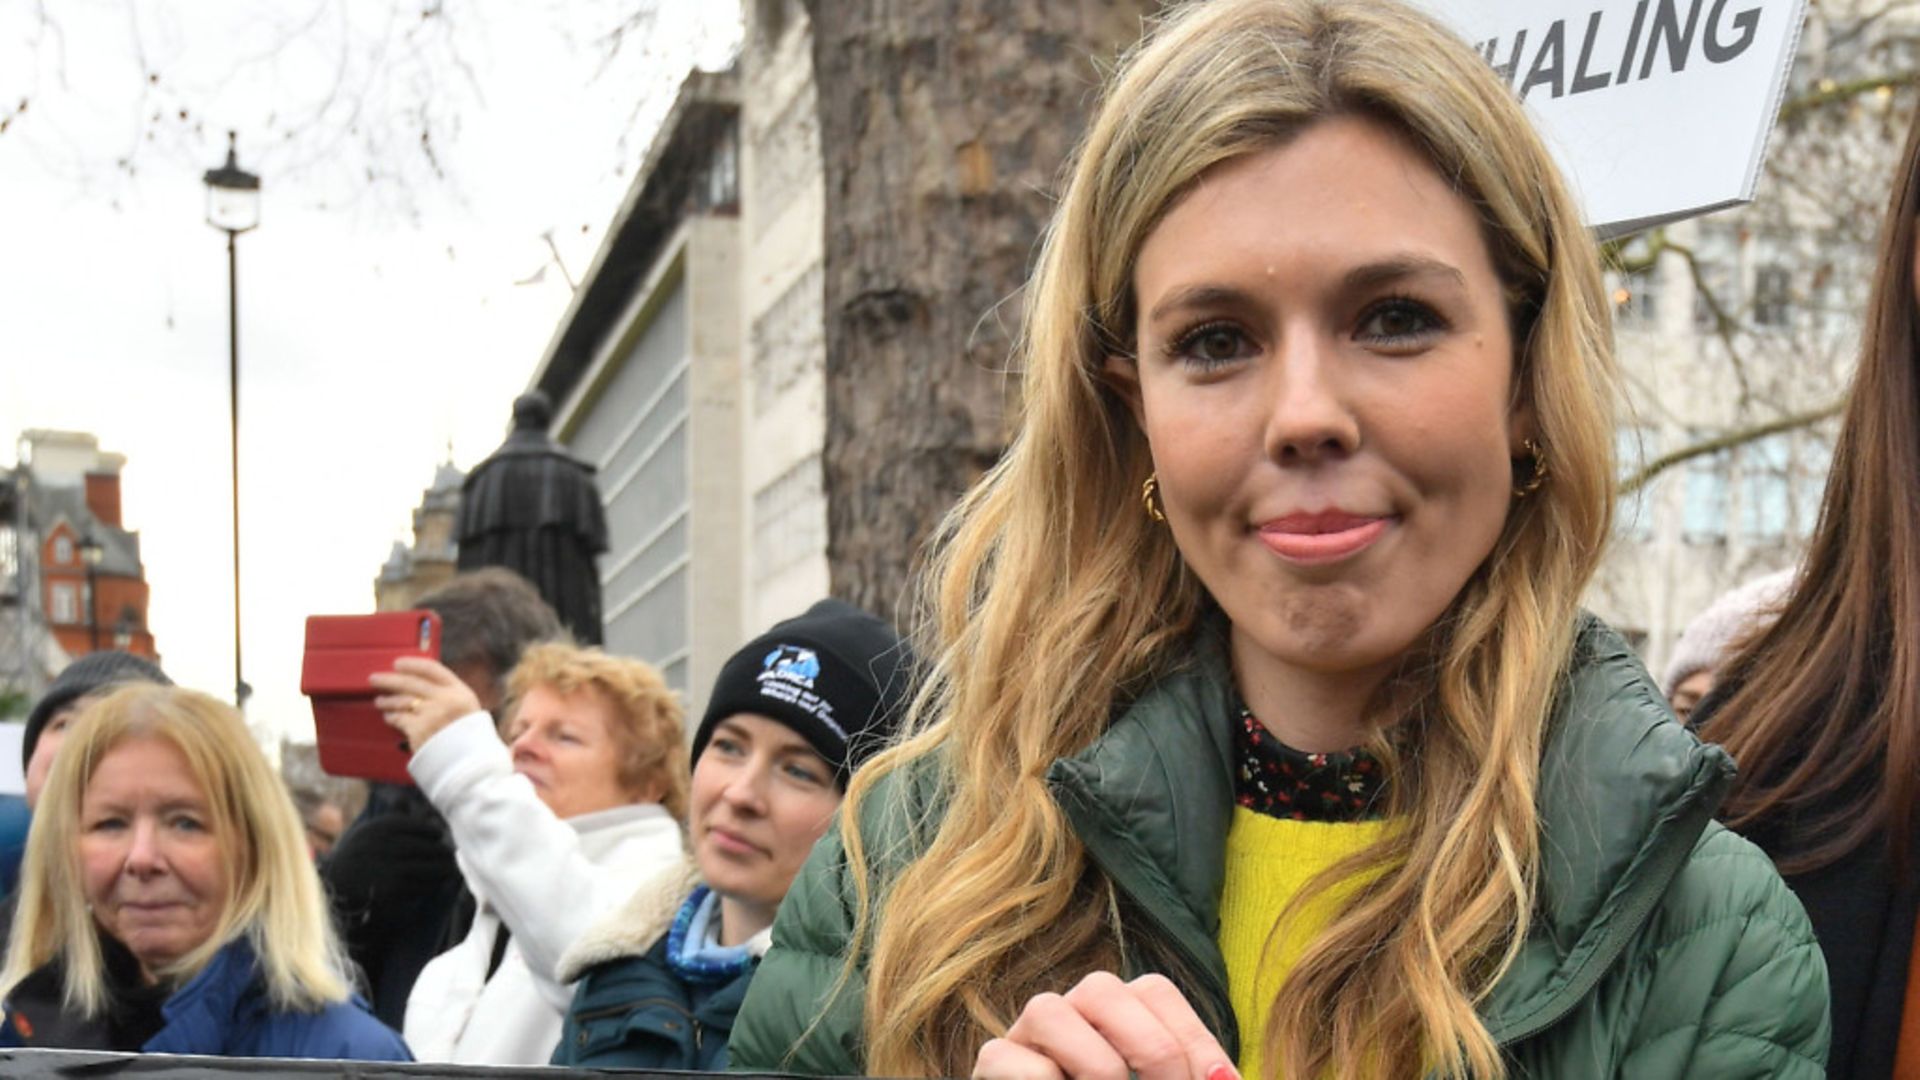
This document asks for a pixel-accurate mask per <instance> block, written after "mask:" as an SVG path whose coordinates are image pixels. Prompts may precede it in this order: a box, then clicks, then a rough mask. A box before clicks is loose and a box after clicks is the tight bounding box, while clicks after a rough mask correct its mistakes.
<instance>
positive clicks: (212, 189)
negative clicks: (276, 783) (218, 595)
mask: <svg viewBox="0 0 1920 1080" xmlns="http://www.w3.org/2000/svg"><path fill="white" fill-rule="evenodd" d="M234 142H235V136H234V132H231V131H229V132H227V162H226V164H224V165H222V166H220V167H219V168H217V169H208V170H207V172H206V176H205V177H203V179H204V180H205V181H206V184H207V224H209V225H211V226H213V227H214V228H216V229H219V230H220V231H221V232H224V233H226V234H227V341H228V345H229V351H228V358H227V409H228V420H227V424H228V435H229V438H230V439H231V440H232V447H233V456H232V464H233V477H232V479H233V700H234V704H236V705H238V706H239V707H240V708H242V709H244V708H246V706H247V680H246V678H245V677H244V676H243V675H242V674H241V667H240V260H239V250H238V249H239V245H238V243H237V241H238V240H239V238H240V234H241V233H243V232H251V231H252V230H253V229H254V228H255V227H256V226H258V225H259V224H260V178H259V177H258V176H255V175H254V174H253V173H250V172H248V171H246V170H245V169H242V168H241V167H240V163H239V162H238V161H237V160H236V159H235V157H234Z"/></svg>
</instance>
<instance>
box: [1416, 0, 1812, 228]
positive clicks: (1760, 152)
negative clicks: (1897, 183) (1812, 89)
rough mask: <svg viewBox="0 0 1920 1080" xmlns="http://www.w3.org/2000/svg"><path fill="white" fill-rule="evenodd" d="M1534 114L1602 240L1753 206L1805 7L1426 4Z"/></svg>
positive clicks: (1474, 0)
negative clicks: (1469, 44) (1752, 202)
mask: <svg viewBox="0 0 1920 1080" xmlns="http://www.w3.org/2000/svg"><path fill="white" fill-rule="evenodd" d="M1416 2H1418V3H1420V4H1422V5H1423V6H1425V7H1426V8H1427V9H1428V10H1430V11H1432V12H1434V13H1435V14H1437V15H1439V16H1440V17H1441V18H1442V19H1445V20H1446V21H1447V22H1449V23H1451V24H1452V25H1453V26H1454V28H1455V29H1457V30H1458V31H1459V32H1460V34H1461V36H1462V37H1464V38H1466V39H1467V41H1468V42H1469V43H1471V44H1472V45H1473V46H1474V48H1475V49H1477V50H1478V51H1479V52H1480V54H1481V55H1482V56H1484V57H1486V58H1487V62H1488V63H1490V64H1492V65H1493V67H1494V70H1495V71H1497V72H1499V73H1500V75H1501V77H1502V78H1504V79H1506V80H1507V82H1508V84H1509V85H1510V86H1512V87H1513V89H1514V92H1515V93H1517V94H1519V95H1520V97H1521V99H1522V100H1523V101H1524V102H1525V104H1526V107H1527V111H1528V112H1529V113H1530V114H1531V115H1532V116H1533V118H1534V121H1535V122H1536V123H1537V124H1538V125H1539V127H1540V130H1541V132H1542V134H1544V135H1545V136H1546V140H1547V144H1548V145H1549V146H1551V147H1552V148H1553V151H1554V154H1555V155H1556V156H1557V157H1558V158H1559V161H1560V165H1561V167H1562V168H1563V169H1564V170H1565V171H1566V173H1567V175H1568V177H1569V178H1570V179H1571V180H1572V182H1573V185H1574V188H1575V190H1576V192H1578V194H1579V196H1580V199H1581V202H1582V204H1583V206H1584V207H1585V210H1586V214H1587V221H1588V222H1589V223H1590V224H1591V225H1592V226H1593V227H1594V229H1595V231H1596V232H1598V233H1599V234H1600V235H1601V236H1603V237H1607V236H1618V235H1620V234H1622V233H1628V232H1634V231H1637V230H1640V229H1644V228H1648V227H1650V226H1653V225H1658V224H1660V223H1662V222H1667V221H1673V220H1676V219H1678V218H1683V217H1690V216H1692V215H1695V214H1704V213H1707V212H1708V211H1711V210H1718V209H1721V208H1722V207H1727V206H1734V205H1737V204H1739V203H1743V202H1747V201H1749V200H1751V199H1752V198H1753V191H1754V186H1755V185H1756V184H1757V183H1758V182H1759V179H1760V166H1761V163H1762V162H1763V160H1764V159H1765V156H1766V151H1767V135H1768V134H1769V133H1770V132H1771V131H1772V130H1773V121H1774V118H1775V116H1776V115H1778V113H1779V110H1780V100H1781V95H1782V94H1783V93H1785V90H1786V84H1787V73H1788V71H1789V70H1790V69H1791V68H1792V66H1793V56H1794V49H1795V47H1796V45H1797V44H1798V42H1799V38H1800V26H1801V19H1802V16H1803V14H1804V10H1805V7H1806V3H1805V0H1416Z"/></svg>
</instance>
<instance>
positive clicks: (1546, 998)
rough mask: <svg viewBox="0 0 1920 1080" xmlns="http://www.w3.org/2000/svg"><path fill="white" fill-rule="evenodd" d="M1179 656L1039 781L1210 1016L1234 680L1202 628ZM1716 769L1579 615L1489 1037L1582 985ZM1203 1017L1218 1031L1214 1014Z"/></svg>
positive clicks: (1514, 1031) (1657, 876)
mask: <svg viewBox="0 0 1920 1080" xmlns="http://www.w3.org/2000/svg"><path fill="white" fill-rule="evenodd" d="M1193 656H1194V659H1193V662H1192V663H1191V664H1190V665H1189V666H1188V667H1187V668H1186V669H1184V670H1182V671H1180V672H1177V673H1175V674H1173V675H1170V676H1168V677H1166V678H1163V679H1162V680H1160V681H1159V682H1158V683H1156V684H1155V685H1154V686H1153V687H1152V688H1151V689H1149V690H1148V691H1147V693H1146V694H1145V695H1143V696H1142V697H1141V698H1140V699H1139V700H1138V701H1137V702H1135V703H1134V704H1133V705H1132V706H1131V707H1129V708H1128V709H1127V710H1126V711H1125V712H1124V713H1123V714H1122V715H1121V716H1120V718H1119V719H1118V720H1117V721H1115V723H1114V724H1113V726H1112V727H1111V728H1110V729H1109V730H1108V731H1107V733H1106V734H1105V735H1103V736H1102V737H1101V738H1100V739H1099V740H1098V741H1096V742H1095V743H1094V745H1093V746H1091V747H1089V748H1088V749H1087V750H1085V751H1083V752H1082V753H1080V754H1077V755H1075V756H1073V757H1070V758H1066V759H1062V760H1061V761H1058V762H1056V763H1055V764H1054V766H1053V768H1052V769H1051V770H1050V771H1049V773H1048V778H1049V781H1050V782H1051V784H1052V786H1053V790H1054V794H1055V798H1056V800H1057V801H1058V802H1059V804H1060V806H1061V809H1062V811H1063V812H1064V813H1065V814H1066V815H1067V817H1068V818H1069V820H1070V821H1072V822H1073V825H1074V828H1075V831H1076V832H1077V833H1078V835H1079V837H1080V839H1081V840H1082V842H1083V843H1084V844H1085V845H1086V847H1087V850H1088V853H1089V854H1090V855H1091V856H1092V857H1093V858H1094V860H1095V861H1096V862H1097V863H1098V864H1099V865H1100V867H1101V868H1102V870H1104V871H1105V872H1106V873H1107V874H1108V876H1109V877H1110V878H1112V879H1113V880H1114V882H1115V883H1116V885H1117V886H1118V887H1120V888H1121V889H1122V890H1123V891H1125V892H1126V893H1128V894H1129V895H1130V896H1131V898H1132V899H1133V901H1134V903H1135V905H1136V906H1137V907H1138V908H1139V909H1140V910H1141V911H1142V912H1143V913H1144V914H1145V915H1146V916H1147V917H1148V918H1150V919H1153V920H1154V921H1156V922H1158V923H1159V924H1160V929H1162V930H1163V931H1164V932H1165V936H1166V937H1167V938H1168V939H1169V940H1171V942H1172V943H1173V944H1174V946H1175V947H1176V949H1177V950H1178V951H1179V953H1180V954H1181V957H1182V959H1183V960H1185V961H1186V962H1187V964H1188V965H1189V966H1191V967H1193V968H1195V969H1196V974H1197V975H1198V976H1199V977H1200V979H1201V985H1199V986H1196V987H1194V988H1195V989H1203V990H1205V991H1207V992H1209V993H1212V994H1214V995H1215V996H1216V998H1217V1001H1215V1002H1212V1003H1207V1002H1198V1003H1196V1004H1199V1005H1200V1006H1201V1007H1202V1009H1203V1011H1213V1012H1215V1013H1216V1014H1218V1013H1219V1012H1220V1011H1221V1009H1222V1007H1223V1006H1224V1003H1225V989H1226V975H1225V963H1224V961H1223V960H1221V958H1220V953H1219V949H1218V946H1217V944H1216V940H1217V937H1218V930H1219V903H1220V892H1221V888H1222V884H1223V882H1224V880H1225V860H1224V856H1225V848H1226V843H1225V839H1226V833H1227V830H1228V828H1229V827H1230V825H1231V822H1232V815H1233V806H1234V801H1233V773H1232V769H1233V765H1232V760H1233V759H1232V745H1231V739H1232V734H1231V732H1232V728H1231V718H1232V709H1233V705H1232V702H1233V680H1232V675H1231V668H1230V666H1229V664H1228V661H1227V654H1226V649H1225V642H1224V635H1223V634H1222V633H1220V632H1219V630H1218V629H1216V628H1214V627H1211V626H1208V627H1203V628H1202V629H1201V630H1200V631H1199V632H1198V634H1197V635H1196V641H1195V648H1194V650H1193ZM1732 776H1733V763H1732V760H1731V759H1730V758H1728V757H1727V755H1726V753H1725V752H1724V751H1722V750H1720V749H1719V748H1718V747H1713V746H1703V745H1702V744H1701V743H1700V742H1699V741H1698V740H1697V739H1695V738H1694V737H1693V736H1692V735H1691V734H1690V733H1688V732H1687V731H1686V730H1685V729H1683V728H1682V727H1681V726H1680V725H1679V724H1678V723H1677V722H1675V721H1674V720H1673V717H1672V714H1671V713H1670V712H1669V711H1668V709H1667V707H1666V703H1665V700H1664V699H1663V698H1662V697H1661V696H1660V694H1659V691H1658V690H1657V689H1656V688H1655V686H1654V684H1653V682H1652V679H1651V678H1650V677H1649V676H1648V675H1647V672H1646V669H1645V668H1644V667H1643V666H1642V665H1641V664H1640V661H1639V660H1638V659H1637V658H1636V657H1635V656H1634V655H1633V652H1632V650H1630V649H1629V648H1628V647H1627V645H1626V643H1625V642H1624V641H1622V640H1621V639H1620V637H1619V636H1618V635H1617V634H1615V633H1614V632H1613V631H1612V630H1610V629H1608V628H1607V627H1606V626H1605V625H1603V624H1602V623H1600V621H1599V620H1597V619H1594V618H1592V617H1591V616H1583V617H1582V619H1581V625H1580V628H1579V631H1578V634H1577V637H1576V642H1575V646H1574V650H1573V655H1572V658H1571V661H1570V663H1569V666H1568V671H1567V674H1566V676H1565V678H1564V680H1563V682H1562V684H1561V687H1560V692H1559V695H1558V698H1557V701H1556V704H1555V707H1554V713H1553V717H1552V719H1551V720H1550V722H1549V725H1548V729H1547V734H1546V745H1545V748H1544V751H1543V754H1542V760H1541V771H1540V788H1539V796H1538V804H1539V807H1540V823H1541V828H1542V837H1541V872H1540V891H1539V900H1538V906H1537V909H1536V912H1535V920H1534V923H1533V927H1532V929H1531V931H1530V932H1529V934H1528V938H1527V941H1526V943H1525V944H1524V946H1523V949H1522V952H1521V954H1520V956H1519V958H1518V959H1517V961H1516V962H1515V964H1514V965H1513V966H1512V967H1511V968H1510V969H1509V970H1508V972H1507V974H1506V975H1505V976H1504V977H1503V978H1502V979H1501V981H1500V983H1499V985H1498V986H1496V987H1495V989H1494V991H1493V993H1492V995H1491V996H1490V998H1489V999H1488V1000H1487V1001H1486V1002H1485V1003H1484V1004H1483V1006H1482V1013H1483V1016H1484V1017H1485V1019H1486V1021H1487V1024H1488V1028H1489V1030H1490V1031H1491V1033H1492V1034H1493V1035H1494V1037H1495V1038H1496V1039H1498V1040H1500V1041H1502V1042H1511V1041H1516V1040H1518V1039H1521V1038H1524V1037H1526V1036H1527V1035H1529V1034H1532V1033H1533V1032H1534V1031H1537V1030H1539V1029H1541V1028H1543V1027H1545V1026H1546V1025H1547V1024H1549V1023H1551V1022H1552V1021H1553V1020H1555V1019H1558V1018H1559V1016H1561V1015H1564V1014H1565V1011H1566V1010H1567V1009H1570V1008H1571V1007H1572V1005H1573V1003H1575V1002H1577V1001H1578V1000H1579V999H1580V997H1581V996H1583V995H1584V994H1585V993H1586V992H1587V991H1588V990H1589V989H1591V987H1592V985H1593V983H1594V982H1595V981H1597V980H1598V979H1599V977H1600V976H1601V975H1602V974H1604V973H1605V971H1606V969H1607V967H1608V966H1609V965H1610V964H1611V963H1612V961H1613V960H1614V959H1615V958H1617V957H1618V955H1619V953H1620V951H1621V950H1622V949H1623V948H1624V947H1625V945H1626V943H1627V941H1628V940H1629V939H1630V938H1631V937H1632V936H1633V934H1634V933H1635V932H1636V931H1637V930H1638V929H1639V928H1640V926H1641V925H1642V924H1643V923H1644V922H1645V920H1646V918H1647V917H1648V916H1649V915H1650V914H1651V912H1652V910H1653V907H1654V905H1655V903H1656V902H1657V901H1658V899H1659V898H1660V897H1661V896H1662V895H1663V894H1664V893H1665V891H1666V888H1667V885H1668V884H1669V883H1670V882H1671V881H1672V878H1673V876H1674V874H1676V873H1677V872H1678V871H1679V868H1680V866H1681V865H1682V864H1683V863H1684V862H1685V861H1686V858H1687V856H1688V855H1689V853H1690V852H1691V851H1692V848H1693V844H1694V841H1695V840H1696V839H1698V837H1699V835H1700V833H1701V831H1702V830H1703V829H1705V827H1706V825H1707V823H1708V821H1709V820H1710V818H1711V817H1712V814H1713V812H1714V811H1715V810H1716V809H1717V808H1718V806H1719V802H1720V798H1721V795H1722V794H1723V793H1724V792H1725V790H1726V787H1727V784H1728V783H1729V782H1730V781H1731V779H1732ZM1206 984H1211V985H1206ZM1189 985H1190V986H1193V985H1194V984H1193V983H1192V982H1191V981H1189ZM1210 1006H1211V1008H1210ZM1227 1011H1228V1012H1230V1010H1227ZM1212 1019H1214V1021H1215V1022H1216V1024H1217V1025H1218V1027H1220V1028H1223V1029H1225V1030H1226V1031H1228V1032H1229V1033H1231V1031H1232V1028H1231V1026H1230V1022H1231V1017H1230V1016H1227V1017H1222V1016H1219V1015H1215V1016H1214V1017H1212Z"/></svg>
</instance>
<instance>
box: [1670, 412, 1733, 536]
mask: <svg viewBox="0 0 1920 1080" xmlns="http://www.w3.org/2000/svg"><path fill="white" fill-rule="evenodd" d="M1691 434H1692V436H1693V438H1695V439H1705V438H1708V437H1709V435H1708V434H1707V433H1706V432H1693V433H1691ZM1686 480H1687V484H1686V502H1685V504H1684V505H1683V507H1682V509H1681V514H1680V535H1681V536H1682V537H1683V538H1685V539H1686V540H1687V542H1689V543H1694V544H1717V543H1720V542H1722V541H1724V540H1726V538H1727V455H1726V454H1725V453H1724V452H1720V453H1713V454H1701V455H1700V456H1699V457H1696V458H1693V459H1691V460H1689V461H1688V462H1687V475H1686Z"/></svg>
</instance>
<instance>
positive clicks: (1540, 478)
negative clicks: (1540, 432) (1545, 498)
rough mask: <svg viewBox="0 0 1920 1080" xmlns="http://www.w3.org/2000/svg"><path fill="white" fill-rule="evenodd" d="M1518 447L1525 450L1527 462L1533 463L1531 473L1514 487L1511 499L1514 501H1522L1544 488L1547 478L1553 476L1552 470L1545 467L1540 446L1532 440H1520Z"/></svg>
mask: <svg viewBox="0 0 1920 1080" xmlns="http://www.w3.org/2000/svg"><path fill="white" fill-rule="evenodd" d="M1520 445H1521V446H1522V447H1524V448H1526V451H1527V460H1528V461H1531V462H1532V463H1533V472H1532V475H1530V476H1528V477H1527V478H1526V479H1525V480H1523V481H1521V482H1520V483H1518V484H1516V485H1514V488H1513V497H1514V498H1516V499H1524V498H1526V497H1527V496H1529V495H1531V494H1533V493H1534V492H1536V491H1539V490H1540V489H1541V488H1542V487H1545V486H1546V483H1547V478H1548V477H1549V476H1552V475H1553V470H1552V469H1550V468H1548V467H1547V455H1546V453H1545V452H1544V451H1542V450H1541V449H1540V444H1538V443H1536V442H1534V441H1533V440H1532V439H1522V440H1520Z"/></svg>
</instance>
